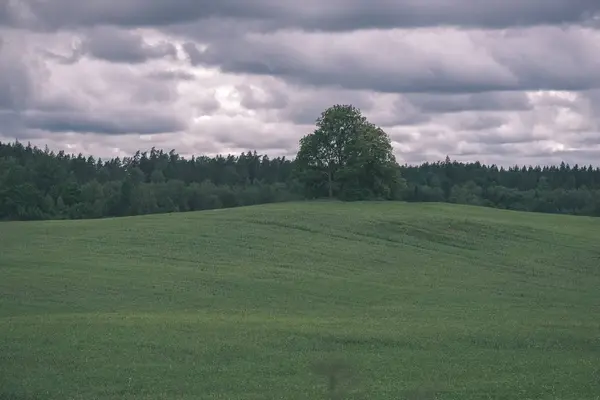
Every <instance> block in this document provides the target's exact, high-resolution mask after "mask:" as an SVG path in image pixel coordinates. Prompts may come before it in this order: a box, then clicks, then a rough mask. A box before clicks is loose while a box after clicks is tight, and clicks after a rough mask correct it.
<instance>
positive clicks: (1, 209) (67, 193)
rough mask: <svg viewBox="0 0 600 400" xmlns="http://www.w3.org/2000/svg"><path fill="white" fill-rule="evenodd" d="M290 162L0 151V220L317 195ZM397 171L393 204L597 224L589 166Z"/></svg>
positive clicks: (157, 153)
mask: <svg viewBox="0 0 600 400" xmlns="http://www.w3.org/2000/svg"><path fill="white" fill-rule="evenodd" d="M295 162H296V161H295V160H289V159H286V158H269V157H268V156H267V155H261V154H257V153H256V152H255V151H253V152H250V151H249V152H247V153H242V154H240V155H238V156H234V155H227V156H216V157H206V156H198V157H192V158H189V159H186V158H183V157H181V156H179V155H178V154H177V153H176V152H175V151H174V150H171V151H170V152H165V151H163V150H157V149H155V148H152V149H151V150H149V151H143V152H142V151H138V152H137V153H135V155H133V156H132V157H126V158H122V159H120V158H113V159H107V160H102V159H95V158H94V157H91V156H89V157H84V156H83V155H81V154H79V155H71V154H66V153H65V152H64V151H60V152H57V153H55V152H53V151H50V150H49V149H48V148H45V149H40V148H37V147H34V146H31V145H29V144H28V145H24V144H22V143H20V142H18V141H16V142H14V143H0V219H3V220H42V219H81V218H101V217H116V216H127V215H141V214H151V213H167V212H177V211H195V210H207V209H216V208H227V207H236V206H244V205H252V204H262V203H272V202H284V201H293V200H303V199H311V198H317V197H327V193H326V192H325V191H324V192H323V193H321V194H319V193H315V192H310V191H308V190H307V188H306V185H304V184H303V183H302V180H301V177H299V175H298V173H297V168H295ZM397 169H398V172H399V176H400V177H401V190H398V191H396V192H395V193H394V194H393V198H392V199H396V200H404V201H410V202H450V203H461V204H471V205H482V206H488V207H496V208H503V209H510V210H522V211H536V212H546V213H563V214H576V215H590V216H600V169H599V168H593V167H592V166H578V165H573V166H570V165H567V164H564V163H563V164H561V165H559V166H521V167H519V166H514V167H511V168H502V167H497V166H495V165H489V166H488V165H483V164H481V163H479V162H473V163H459V162H456V161H452V160H450V159H449V158H446V160H444V161H440V162H436V163H424V164H421V165H397Z"/></svg>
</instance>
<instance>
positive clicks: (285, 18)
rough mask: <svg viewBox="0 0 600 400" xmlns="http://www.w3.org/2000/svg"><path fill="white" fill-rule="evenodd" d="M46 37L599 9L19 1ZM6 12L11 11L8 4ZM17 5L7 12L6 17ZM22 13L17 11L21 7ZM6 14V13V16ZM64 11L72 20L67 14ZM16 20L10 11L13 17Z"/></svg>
mask: <svg viewBox="0 0 600 400" xmlns="http://www.w3.org/2000/svg"><path fill="white" fill-rule="evenodd" d="M21 2H22V3H23V4H24V5H27V6H29V7H30V9H31V10H32V11H33V12H34V14H35V15H36V17H37V18H38V24H40V25H41V26H44V27H46V28H49V29H58V28H61V27H73V26H93V25H121V26H129V27H132V26H152V25H162V26H164V25H172V24H178V23H183V22H189V21H195V20H203V19H210V18H237V19H240V20H250V21H256V20H258V21H262V22H263V23H264V24H265V25H267V26H270V27H271V28H273V29H275V28H280V27H296V28H301V29H306V30H354V29H358V28H392V27H422V26H434V25H453V26H464V27H491V28H505V27H513V26H531V25H542V24H564V23H580V22H582V21H585V20H588V19H589V18H590V17H592V16H593V15H595V14H596V13H597V12H598V10H599V9H600V4H599V3H598V1H597V0H527V1H522V0H504V1H502V2H499V1H498V2H489V1H481V0H435V1H427V2H425V1H421V0H371V1H365V0H330V1H328V2H322V1H320V0H305V1H303V2H281V1H280V0H256V1H252V2H241V1H238V0H220V1H218V2H217V1H212V0H153V1H151V2H149V1H146V0H86V1H80V0H53V1H51V2H50V1H45V0H21ZM9 4H12V2H11V3H9ZM11 7H12V8H13V9H14V8H16V6H15V5H12V6H11V5H9V6H8V7H5V9H6V10H9V9H10V8H11ZM21 7H22V6H21ZM6 10H5V12H6ZM64 10H69V12H68V13H67V12H64ZM13 13H14V11H13Z"/></svg>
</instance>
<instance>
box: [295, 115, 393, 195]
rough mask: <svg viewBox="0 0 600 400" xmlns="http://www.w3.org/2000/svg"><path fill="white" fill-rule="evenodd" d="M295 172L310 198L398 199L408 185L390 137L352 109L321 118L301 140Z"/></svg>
mask: <svg viewBox="0 0 600 400" xmlns="http://www.w3.org/2000/svg"><path fill="white" fill-rule="evenodd" d="M296 172H297V174H298V177H299V179H300V181H301V182H302V183H303V184H304V185H305V189H306V194H307V196H309V197H324V196H327V197H329V198H333V197H337V198H339V199H344V200H364V199H374V198H379V199H394V198H399V195H400V190H401V189H402V187H403V183H404V182H403V180H402V179H401V178H400V171H399V168H398V165H397V163H396V159H395V157H394V154H393V148H392V144H391V141H390V138H389V136H388V135H387V134H386V133H385V132H384V131H383V130H382V129H381V128H379V127H377V126H375V125H374V124H372V123H371V122H369V121H367V119H366V118H365V117H364V116H363V115H362V114H361V112H360V110H359V109H357V108H356V107H354V106H352V105H339V104H336V105H334V106H332V107H330V108H328V109H327V110H325V111H324V112H323V113H322V114H321V116H320V117H319V118H318V119H317V121H316V129H315V131H314V132H313V133H310V134H308V135H306V136H304V137H303V138H302V139H301V140H300V149H299V150H298V154H297V156H296Z"/></svg>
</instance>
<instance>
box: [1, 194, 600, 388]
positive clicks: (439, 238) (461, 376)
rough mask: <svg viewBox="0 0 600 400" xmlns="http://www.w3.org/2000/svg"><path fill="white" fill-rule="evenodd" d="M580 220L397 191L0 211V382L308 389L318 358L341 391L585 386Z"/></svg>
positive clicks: (599, 356) (595, 248) (586, 232)
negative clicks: (71, 214)
mask: <svg viewBox="0 0 600 400" xmlns="http://www.w3.org/2000/svg"><path fill="white" fill-rule="evenodd" d="M599 237H600V219H592V218H583V217H570V216H553V215H543V214H533V213H517V212H510V211H501V210H493V209H486V208H475V207H465V206H454V205H439V204H404V203H330V202H315V203H297V204H275V205H267V206H255V207H245V208H236V209H227V210H217V211H205V212H198V213H178V214H169V215H152V216H142V217H130V218H116V219H104V220H84V221H46V222H7V223H1V224H0V296H1V297H0V399H61V400H64V399H86V400H88V399H231V400H235V399H326V398H329V397H328V377H327V376H326V373H325V372H327V371H330V370H331V369H332V368H333V367H327V365H328V364H330V363H339V364H341V365H343V366H344V367H345V368H347V369H348V371H349V372H348V373H347V375H346V377H341V378H339V381H338V382H339V383H338V384H337V386H336V387H337V389H336V390H338V389H339V390H344V391H345V394H344V397H341V398H344V399H402V398H414V399H433V398H437V399H457V400H458V399H461V400H469V399H523V400H524V399H573V400H575V399H577V400H584V399H599V398H600V242H599V241H598V238H599ZM315 365H320V368H317V367H315ZM324 365H325V366H324ZM323 370H325V372H324V371H323ZM348 376H349V378H348ZM436 396H437V397H436Z"/></svg>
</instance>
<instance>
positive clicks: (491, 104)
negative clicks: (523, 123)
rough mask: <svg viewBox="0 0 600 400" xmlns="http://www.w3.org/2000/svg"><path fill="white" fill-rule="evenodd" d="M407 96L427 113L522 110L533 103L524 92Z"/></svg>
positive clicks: (527, 108)
mask: <svg viewBox="0 0 600 400" xmlns="http://www.w3.org/2000/svg"><path fill="white" fill-rule="evenodd" d="M406 98H407V99H408V100H409V101H410V102H411V103H412V104H414V105H415V106H416V107H418V108H419V109H420V110H421V111H423V112H427V113H455V112H463V111H522V110H529V109H531V107H532V105H531V102H530V100H529V98H528V97H527V95H526V94H525V93H523V92H484V93H461V94H444V95H432V94H426V93H412V94H407V95H406Z"/></svg>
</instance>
